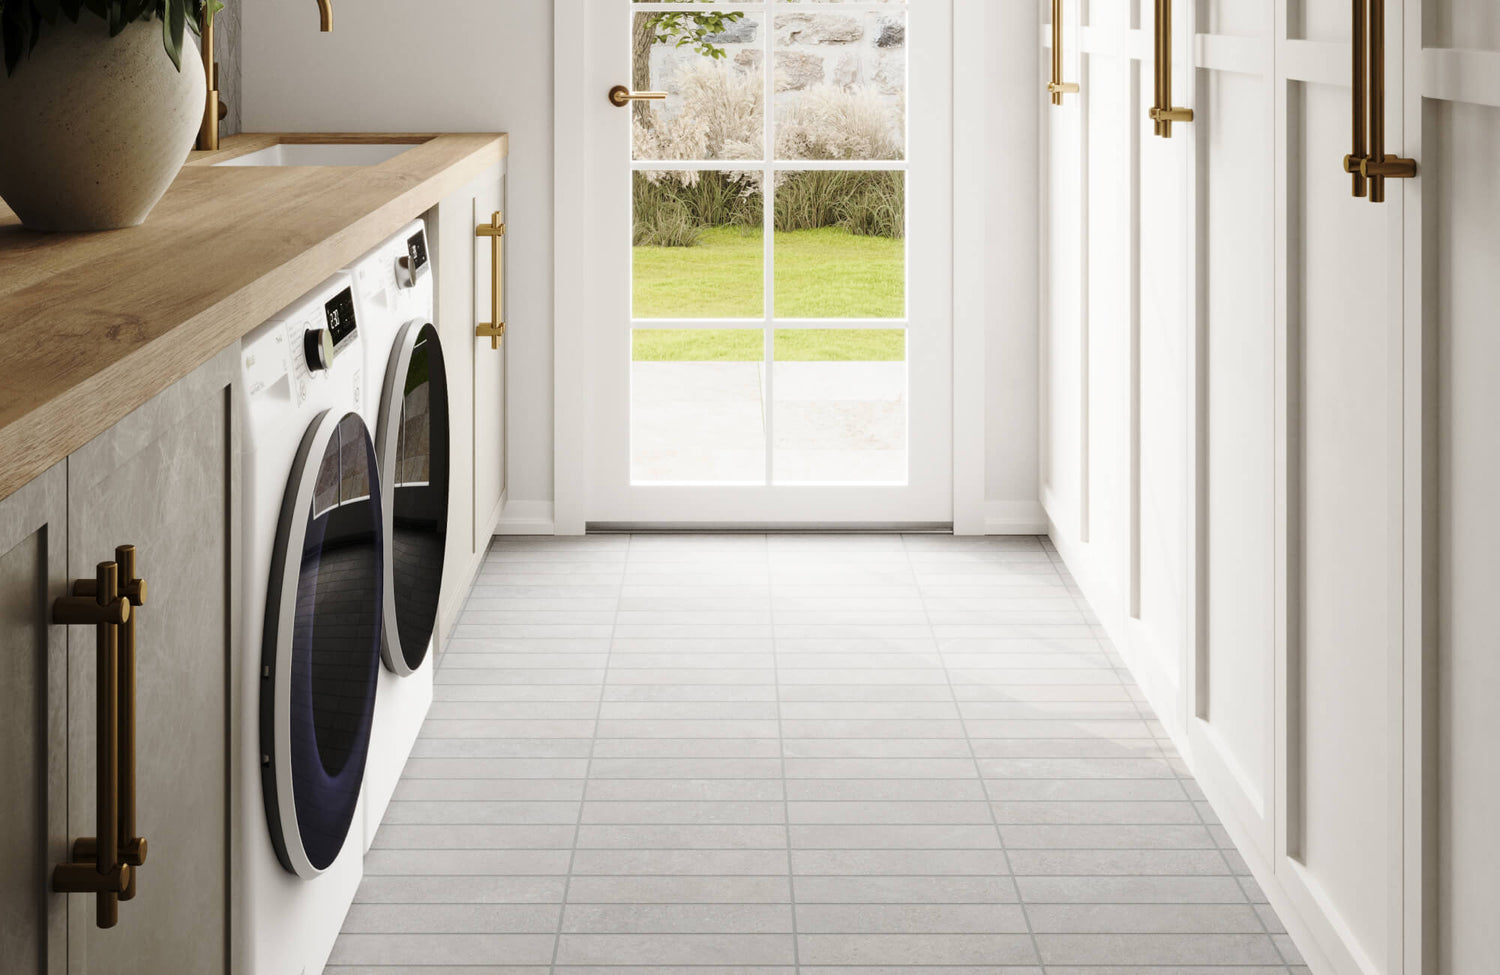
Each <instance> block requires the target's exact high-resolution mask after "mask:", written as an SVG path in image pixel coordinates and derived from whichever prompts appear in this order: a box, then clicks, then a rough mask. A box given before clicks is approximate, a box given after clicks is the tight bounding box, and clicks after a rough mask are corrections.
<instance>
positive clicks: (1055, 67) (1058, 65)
mask: <svg viewBox="0 0 1500 975" xmlns="http://www.w3.org/2000/svg"><path fill="white" fill-rule="evenodd" d="M1062 49H1063V0H1052V80H1051V81H1049V82H1048V83H1047V93H1048V94H1050V95H1051V96H1052V104H1054V105H1061V104H1062V103H1063V96H1064V95H1074V94H1077V93H1078V83H1077V82H1074V81H1063V50H1062Z"/></svg>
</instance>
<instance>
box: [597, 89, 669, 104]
mask: <svg viewBox="0 0 1500 975" xmlns="http://www.w3.org/2000/svg"><path fill="white" fill-rule="evenodd" d="M666 98H667V93H666V92H664V91H631V90H630V89H629V88H626V87H625V86H624V85H615V86H614V87H613V88H611V89H610V90H609V103H610V104H611V105H613V106H614V107H615V108H624V107H625V106H626V105H629V104H630V103H631V102H661V101H666Z"/></svg>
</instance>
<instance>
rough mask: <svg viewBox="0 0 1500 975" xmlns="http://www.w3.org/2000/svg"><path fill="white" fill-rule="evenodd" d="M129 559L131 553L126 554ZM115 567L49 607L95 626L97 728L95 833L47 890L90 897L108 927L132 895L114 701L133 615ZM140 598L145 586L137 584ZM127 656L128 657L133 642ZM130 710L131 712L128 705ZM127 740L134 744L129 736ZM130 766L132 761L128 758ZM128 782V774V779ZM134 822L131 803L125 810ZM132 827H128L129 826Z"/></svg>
mask: <svg viewBox="0 0 1500 975" xmlns="http://www.w3.org/2000/svg"><path fill="white" fill-rule="evenodd" d="M132 557H133V553H132ZM119 568H120V567H119V566H118V565H117V564H116V563H114V562H100V563H99V568H98V572H97V575H96V577H95V578H94V579H80V580H79V581H78V582H77V583H75V584H74V587H73V595H71V596H63V597H61V598H59V599H57V600H56V601H55V602H53V604H52V622H53V623H58V624H62V625H68V626H92V627H94V628H95V640H96V649H97V659H98V663H97V672H96V675H95V677H96V680H97V681H98V689H97V694H98V698H97V701H98V705H97V706H98V717H97V721H98V728H97V730H96V739H95V754H96V759H95V761H96V768H95V785H94V815H95V817H96V820H97V827H96V830H95V834H94V835H93V836H91V837H84V838H83V839H80V840H79V841H78V842H77V843H75V844H74V845H73V855H72V857H71V858H70V859H69V861H68V862H67V863H59V864H58V865H57V866H56V867H54V868H53V870H52V889H53V890H54V891H57V892H58V893H72V894H94V895H96V899H97V902H98V903H97V907H98V914H97V918H96V921H95V923H96V924H97V925H98V926H99V927H101V928H112V927H114V926H115V925H116V924H118V923H119V920H120V898H121V896H122V895H124V894H125V893H126V891H131V892H133V891H134V880H135V870H134V868H133V867H132V865H131V864H130V863H129V862H128V860H127V858H125V857H122V856H121V849H120V846H121V844H120V837H121V832H122V829H121V827H122V825H123V824H122V823H121V816H120V812H121V805H122V804H121V798H120V751H121V744H122V743H121V734H120V730H121V729H120V699H121V696H122V694H123V692H124V690H125V689H126V687H130V686H131V685H132V684H133V681H127V684H126V687H122V686H121V683H120V639H119V637H120V631H121V629H122V628H123V627H124V625H125V624H126V623H127V622H129V621H130V619H131V616H132V615H133V614H132V613H131V611H130V607H131V599H130V597H129V596H128V595H125V594H123V593H121V591H120V575H119ZM140 592H141V595H142V597H144V593H145V585H144V583H142V584H141V589H140ZM130 642H131V644H132V656H133V655H134V647H133V643H134V641H133V639H132V640H131V641H130ZM131 710H133V705H132V708H131ZM129 737H130V739H131V740H132V742H133V740H134V734H133V733H132V734H131V735H130V736H129ZM131 768H132V771H133V768H134V761H133V757H132V761H131ZM132 778H133V776H132ZM130 816H131V818H134V805H133V803H132V805H131V808H130ZM130 825H131V826H132V827H133V826H134V824H133V823H132V824H130ZM145 850H146V844H145V841H144V840H141V841H140V845H139V855H140V859H142V860H144V859H145Z"/></svg>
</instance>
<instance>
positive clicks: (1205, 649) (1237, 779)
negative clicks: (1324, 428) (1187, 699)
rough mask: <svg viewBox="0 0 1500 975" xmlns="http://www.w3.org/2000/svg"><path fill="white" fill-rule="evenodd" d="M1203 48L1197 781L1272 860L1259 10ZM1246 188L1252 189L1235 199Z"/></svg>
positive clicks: (1233, 9)
mask: <svg viewBox="0 0 1500 975" xmlns="http://www.w3.org/2000/svg"><path fill="white" fill-rule="evenodd" d="M1204 19H1205V21H1206V22H1207V23H1206V25H1205V26H1208V27H1210V28H1211V30H1212V31H1213V32H1206V33H1204V34H1200V35H1199V38H1200V40H1199V43H1198V48H1199V58H1198V63H1197V71H1196V77H1195V83H1194V89H1193V91H1194V95H1195V99H1196V104H1197V106H1198V111H1199V113H1200V114H1199V118H1198V120H1197V122H1196V123H1195V127H1194V138H1195V140H1196V142H1195V146H1194V151H1195V153H1196V155H1197V163H1198V165H1197V180H1196V186H1195V188H1194V190H1195V199H1194V207H1195V219H1194V226H1193V229H1194V232H1195V234H1196V248H1197V252H1196V253H1197V256H1196V269H1195V270H1196V273H1195V276H1194V279H1193V285H1194V287H1195V288H1196V294H1195V312H1196V318H1197V320H1196V324H1195V329H1194V338H1195V344H1196V353H1195V363H1194V365H1195V367H1196V369H1195V371H1196V376H1195V379H1196V382H1197V384H1198V385H1197V389H1196V391H1195V396H1196V403H1197V407H1196V423H1197V429H1196V431H1195V437H1194V448H1195V459H1196V471H1195V473H1196V475H1197V478H1198V491H1199V495H1198V507H1197V518H1196V521H1195V525H1194V528H1195V531H1196V539H1195V541H1196V545H1195V549H1194V551H1195V557H1196V575H1195V580H1194V582H1195V586H1196V595H1197V604H1196V606H1195V607H1194V610H1195V612H1194V618H1193V624H1194V632H1193V634H1192V636H1193V638H1194V642H1195V650H1196V652H1195V654H1194V656H1193V660H1192V667H1193V670H1194V680H1195V686H1194V688H1193V690H1194V693H1195V707H1194V713H1193V719H1194V720H1192V721H1191V722H1190V724H1189V727H1188V734H1189V738H1190V740H1191V742H1192V751H1193V753H1194V754H1195V755H1196V756H1197V758H1198V774H1199V777H1200V779H1202V780H1205V781H1207V782H1208V783H1209V784H1210V787H1212V788H1213V791H1214V792H1215V793H1216V794H1217V795H1218V796H1220V797H1221V799H1220V803H1221V805H1224V804H1228V805H1229V806H1230V808H1228V809H1224V810H1221V816H1223V817H1224V818H1227V819H1232V820H1235V821H1238V823H1239V824H1240V825H1241V828H1242V839H1243V840H1248V842H1250V843H1252V844H1253V845H1254V848H1255V850H1256V851H1257V852H1259V854H1260V855H1261V856H1262V857H1265V858H1266V860H1267V861H1269V860H1270V858H1271V856H1272V855H1273V848H1274V836H1273V833H1272V829H1271V812H1272V809H1271V797H1272V795H1273V794H1274V793H1273V785H1272V783H1271V777H1272V775H1273V774H1274V755H1273V720H1274V709H1273V707H1272V698H1271V692H1272V685H1273V682H1274V679H1275V669H1274V662H1273V656H1272V653H1271V649H1272V648H1273V647H1274V646H1275V613H1274V609H1273V607H1274V605H1275V598H1274V576H1275V557H1276V546H1275V541H1274V539H1275V525H1276V513H1275V508H1276V446H1275V441H1276V404H1275V396H1276V363H1275V353H1276V342H1275V323H1276V313H1275V298H1274V295H1275V283H1276V276H1275V273H1274V269H1273V265H1274V256H1273V246H1272V236H1273V234H1274V232H1275V221H1274V219H1273V211H1272V208H1271V207H1269V206H1267V205H1266V203H1267V195H1266V193H1267V186H1266V184H1267V182H1268V174H1272V173H1274V171H1275V170H1274V158H1275V154H1274V145H1275V141H1276V140H1275V138H1274V132H1275V128H1274V125H1275V122H1274V106H1275V88H1274V80H1273V78H1272V77H1271V76H1270V74H1269V69H1270V67H1271V63H1272V61H1271V27H1272V23H1271V17H1270V5H1269V4H1266V3H1262V4H1246V3H1229V2H1221V3H1217V4H1214V5H1213V9H1212V10H1211V11H1210V15H1209V16H1208V17H1206V18H1204ZM1247 187H1259V188H1260V189H1259V191H1257V192H1247V191H1246V188H1247Z"/></svg>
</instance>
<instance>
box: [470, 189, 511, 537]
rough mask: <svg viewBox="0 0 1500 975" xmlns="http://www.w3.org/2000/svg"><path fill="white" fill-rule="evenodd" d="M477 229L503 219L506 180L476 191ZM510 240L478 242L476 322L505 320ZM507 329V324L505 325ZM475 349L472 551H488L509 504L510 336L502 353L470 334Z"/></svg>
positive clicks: (476, 239) (476, 260) (475, 258)
mask: <svg viewBox="0 0 1500 975" xmlns="http://www.w3.org/2000/svg"><path fill="white" fill-rule="evenodd" d="M473 206H474V225H475V226H476V227H478V226H479V225H480V224H489V223H493V221H494V219H495V214H497V213H498V214H500V218H499V219H500V220H501V221H502V222H503V221H504V219H505V179H504V175H503V174H502V173H493V172H492V173H491V174H489V175H488V176H487V177H486V178H484V179H482V180H480V182H479V184H478V185H477V186H476V187H475V188H474V203H473ZM507 243H508V238H506V237H500V238H498V239H497V238H493V237H479V236H476V237H475V238H474V320H475V321H476V322H488V323H492V324H493V323H494V322H495V320H496V319H497V318H498V319H499V320H500V321H502V322H503V321H505V319H506V313H505V265H504V255H505V249H506V246H507ZM495 247H499V248H500V257H501V264H500V275H499V280H498V281H497V280H496V279H495V275H494V272H493V269H494V250H493V249H494V248H495ZM507 328H508V325H507ZM470 341H471V342H472V343H473V345H474V373H473V375H474V440H473V445H474V539H473V542H474V551H475V552H476V553H480V554H482V553H483V552H484V551H485V549H487V548H488V547H489V544H490V539H491V538H492V537H493V536H494V534H495V525H496V524H497V523H498V522H499V521H500V509H501V506H502V505H504V503H505V441H506V420H507V414H506V410H505V355H506V349H507V347H508V346H509V344H510V341H511V340H510V337H509V331H507V337H506V338H505V339H502V340H501V341H500V343H499V345H500V347H499V348H498V349H496V348H494V343H492V342H491V341H490V340H489V339H485V338H479V337H477V336H473V335H472V334H471V336H470Z"/></svg>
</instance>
